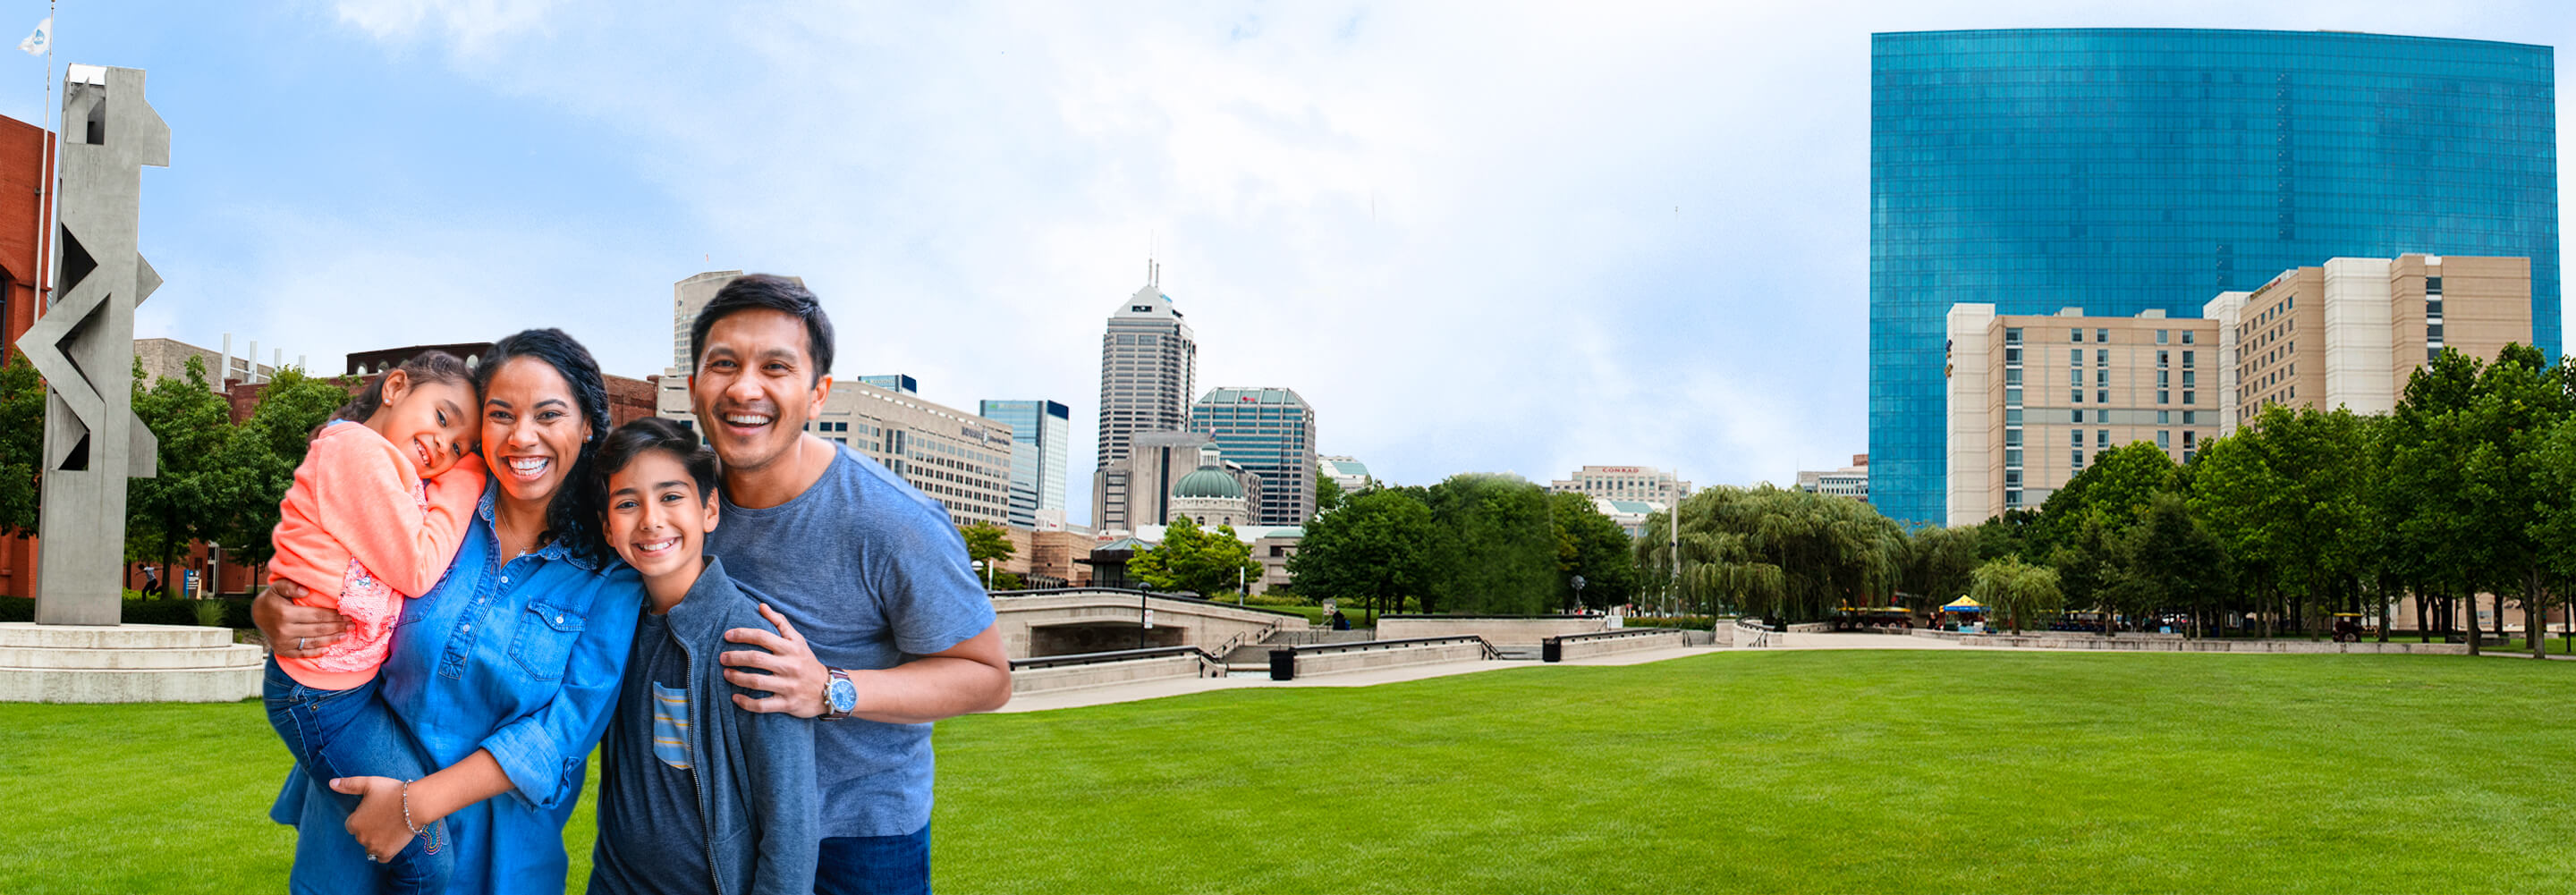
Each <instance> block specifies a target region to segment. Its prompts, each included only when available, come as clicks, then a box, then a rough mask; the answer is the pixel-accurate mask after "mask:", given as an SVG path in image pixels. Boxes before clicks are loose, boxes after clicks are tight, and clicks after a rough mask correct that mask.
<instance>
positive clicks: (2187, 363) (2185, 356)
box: [2182, 351, 2191, 370]
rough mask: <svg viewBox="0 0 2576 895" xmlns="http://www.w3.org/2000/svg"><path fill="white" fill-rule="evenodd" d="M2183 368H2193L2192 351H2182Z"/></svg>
mask: <svg viewBox="0 0 2576 895" xmlns="http://www.w3.org/2000/svg"><path fill="white" fill-rule="evenodd" d="M2182 368H2183V369H2185V370H2188V369H2191V352H2189V351H2185V352H2183V353H2182Z"/></svg>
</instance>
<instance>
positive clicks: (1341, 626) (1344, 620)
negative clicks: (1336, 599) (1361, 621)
mask: <svg viewBox="0 0 2576 895" xmlns="http://www.w3.org/2000/svg"><path fill="white" fill-rule="evenodd" d="M1350 629H1351V618H1350V616H1347V615H1343V614H1342V611H1341V610H1339V609H1335V610H1333V630H1336V631H1348V630H1350Z"/></svg>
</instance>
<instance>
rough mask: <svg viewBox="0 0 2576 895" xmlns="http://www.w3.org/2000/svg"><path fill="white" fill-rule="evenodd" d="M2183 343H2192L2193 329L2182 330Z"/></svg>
mask: <svg viewBox="0 0 2576 895" xmlns="http://www.w3.org/2000/svg"><path fill="white" fill-rule="evenodd" d="M2182 343H2183V344H2185V345H2189V344H2191V330H2187V329H2186V330H2183V331H2182Z"/></svg>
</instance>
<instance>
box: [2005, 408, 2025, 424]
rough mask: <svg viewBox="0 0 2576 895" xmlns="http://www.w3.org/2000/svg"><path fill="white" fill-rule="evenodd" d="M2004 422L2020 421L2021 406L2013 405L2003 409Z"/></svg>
mask: <svg viewBox="0 0 2576 895" xmlns="http://www.w3.org/2000/svg"><path fill="white" fill-rule="evenodd" d="M2004 422H2007V423H2018V422H2021V408H2019V407H2014V408H2010V409H2007V410H2005V411H2004Z"/></svg>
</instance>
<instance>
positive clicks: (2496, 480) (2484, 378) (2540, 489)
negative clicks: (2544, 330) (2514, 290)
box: [2462, 344, 2571, 659]
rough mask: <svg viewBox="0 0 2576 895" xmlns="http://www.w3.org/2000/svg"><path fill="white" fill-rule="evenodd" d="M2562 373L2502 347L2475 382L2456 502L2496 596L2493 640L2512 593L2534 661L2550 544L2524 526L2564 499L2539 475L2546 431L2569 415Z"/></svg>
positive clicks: (2533, 352) (2531, 352)
mask: <svg viewBox="0 0 2576 895" xmlns="http://www.w3.org/2000/svg"><path fill="white" fill-rule="evenodd" d="M2562 369H2565V368H2564V367H2557V368H2553V367H2551V366H2549V365H2548V364H2546V362H2545V361H2544V360H2543V359H2542V358H2541V355H2540V351H2539V350H2538V349H2535V348H2531V347H2528V346H2524V345H2518V344H2517V345H2507V346H2505V348H2504V350H2503V351H2502V352H2499V353H2498V354H2497V355H2496V360H2495V363H2493V364H2489V365H2488V366H2487V368H2486V370H2485V371H2484V372H2483V374H2482V375H2480V376H2479V377H2478V383H2477V388H2476V390H2475V392H2474V393H2473V394H2474V397H2473V398H2472V399H2471V402H2470V406H2469V412H2468V415H2467V418H2466V420H2467V423H2468V425H2469V428H2470V430H2471V431H2472V432H2473V433H2474V435H2473V437H2474V441H2475V444H2474V447H2473V448H2472V449H2471V450H2470V453H2469V454H2468V456H2467V457H2465V458H2464V460H2465V461H2466V462H2465V463H2463V464H2462V465H2463V466H2464V467H2465V469H2464V470H2463V473H2464V478H2465V479H2466V486H2467V494H2465V495H2463V496H2464V497H2465V498H2466V499H2467V502H2468V504H2469V507H2470V510H2471V512H2472V513H2473V514H2474V515H2473V517H2472V520H2471V523H2470V524H2471V525H2472V526H2473V527H2474V529H2475V532H2476V533H2475V535H2474V537H2476V538H2477V543H2478V545H2479V547H2480V548H2481V549H2480V551H2479V552H2480V553H2482V554H2483V555H2484V558H2485V559H2486V560H2487V562H2486V563H2484V564H2483V565H2482V568H2484V569H2485V570H2486V571H2487V576H2486V582H2487V584H2488V585H2489V586H2490V587H2491V588H2492V589H2493V591H2494V592H2495V593H2496V594H2497V597H2496V637H2497V638H2498V639H2502V638H2503V637H2504V597H2503V595H2504V594H2506V593H2513V594H2515V595H2516V596H2518V597H2519V598H2520V601H2521V603H2522V611H2523V631H2524V632H2525V635H2526V639H2528V640H2529V641H2530V645H2531V656H2532V658H2535V659H2540V658H2547V656H2546V655H2545V654H2544V649H2545V647H2544V646H2543V644H2542V642H2541V638H2540V636H2539V632H2540V630H2541V623H2540V613H2541V608H2542V607H2544V606H2546V605H2548V604H2549V603H2550V602H2551V600H2552V588H2551V587H2550V586H2549V584H2550V576H2548V574H2547V564H2546V563H2545V562H2544V560H2543V554H2544V553H2546V552H2548V551H2550V550H2551V549H2552V545H2549V544H2545V543H2542V542H2541V541H2540V540H2539V539H2538V538H2536V537H2534V533H2533V530H2532V522H2533V521H2534V516H2535V515H2537V514H2540V513H2545V512H2547V509H2546V508H2547V506H2548V505H2549V504H2551V503H2554V502H2559V501H2563V500H2565V499H2566V496H2567V494H2566V492H2564V491H2549V490H2547V489H2546V488H2545V487H2544V485H2543V481H2544V476H2543V474H2542V470H2541V466H2542V464H2543V462H2544V452H2545V449H2546V445H2547V437H2548V435H2549V433H2550V430H2551V429H2552V428H2554V426H2555V425H2556V423H2557V422H2558V421H2560V420H2562V419H2565V418H2567V415H2568V411H2569V409H2570V404H2571V401H2570V398H2569V395H2568V390H2567V385H2566V383H2565V381H2564V380H2563V379H2562V378H2561V377H2560V375H2559V371H2560V370H2562Z"/></svg>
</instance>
